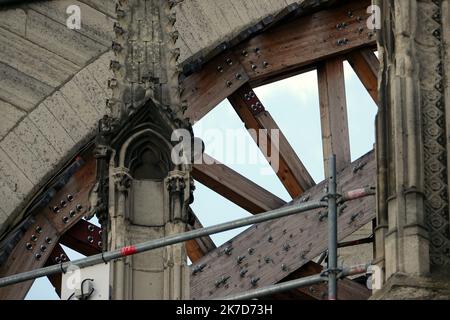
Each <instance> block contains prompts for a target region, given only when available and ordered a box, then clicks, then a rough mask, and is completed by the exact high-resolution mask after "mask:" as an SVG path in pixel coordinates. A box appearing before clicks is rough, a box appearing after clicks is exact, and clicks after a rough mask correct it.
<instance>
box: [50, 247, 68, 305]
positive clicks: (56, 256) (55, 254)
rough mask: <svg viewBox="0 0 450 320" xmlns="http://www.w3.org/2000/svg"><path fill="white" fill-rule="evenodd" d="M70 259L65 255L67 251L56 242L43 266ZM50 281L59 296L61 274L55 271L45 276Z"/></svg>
mask: <svg viewBox="0 0 450 320" xmlns="http://www.w3.org/2000/svg"><path fill="white" fill-rule="evenodd" d="M66 261H70V259H69V257H68V256H67V253H66V252H65V251H64V249H63V248H62V247H61V245H59V244H57V245H56V246H55V247H54V248H53V251H52V253H51V254H50V256H49V257H48V259H47V262H46V263H45V265H44V267H48V266H52V265H55V264H58V263H61V262H66ZM47 278H48V280H49V281H50V283H51V284H52V286H53V288H55V292H56V294H57V295H58V297H61V289H62V288H61V281H62V274H61V273H57V274H53V275H51V276H48V277H47Z"/></svg>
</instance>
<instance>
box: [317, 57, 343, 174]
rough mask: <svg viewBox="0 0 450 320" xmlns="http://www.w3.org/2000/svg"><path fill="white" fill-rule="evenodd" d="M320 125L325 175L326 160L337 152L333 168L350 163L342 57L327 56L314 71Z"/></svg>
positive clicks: (326, 169)
mask: <svg viewBox="0 0 450 320" xmlns="http://www.w3.org/2000/svg"><path fill="white" fill-rule="evenodd" d="M317 78H318V83H319V100H320V121H321V125H322V146H323V159H324V170H325V176H327V175H328V171H329V170H328V168H329V165H328V161H329V159H330V157H331V156H332V155H333V154H335V155H336V169H337V171H338V172H340V171H341V170H343V169H344V168H345V167H347V166H348V164H349V163H350V162H351V154H350V137H349V132H348V119H347V99H346V96H345V77H344V64H343V60H342V58H341V57H337V58H333V59H329V60H327V61H325V62H324V63H323V64H322V65H320V66H319V68H318V70H317Z"/></svg>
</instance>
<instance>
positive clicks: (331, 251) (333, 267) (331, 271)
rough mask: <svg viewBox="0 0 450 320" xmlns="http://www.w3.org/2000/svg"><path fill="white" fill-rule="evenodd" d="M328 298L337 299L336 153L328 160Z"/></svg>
mask: <svg viewBox="0 0 450 320" xmlns="http://www.w3.org/2000/svg"><path fill="white" fill-rule="evenodd" d="M328 179H329V180H328V300H336V299H337V274H336V273H337V241H338V239H337V205H336V192H337V190H336V189H337V186H336V155H334V154H333V155H332V156H331V158H330V161H329V178H328Z"/></svg>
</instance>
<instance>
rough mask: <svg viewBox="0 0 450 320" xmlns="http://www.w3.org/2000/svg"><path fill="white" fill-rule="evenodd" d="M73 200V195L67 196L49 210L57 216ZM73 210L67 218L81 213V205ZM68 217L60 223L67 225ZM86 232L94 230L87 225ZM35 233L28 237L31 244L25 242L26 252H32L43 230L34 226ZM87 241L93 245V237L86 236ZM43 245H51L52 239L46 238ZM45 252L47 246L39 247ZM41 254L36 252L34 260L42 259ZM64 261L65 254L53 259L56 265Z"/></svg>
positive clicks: (99, 244)
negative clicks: (34, 243) (58, 204)
mask: <svg viewBox="0 0 450 320" xmlns="http://www.w3.org/2000/svg"><path fill="white" fill-rule="evenodd" d="M73 200H74V197H73V195H71V194H69V195H67V201H66V200H61V202H60V206H54V207H53V208H51V210H52V211H53V212H54V213H55V214H58V213H60V212H61V209H63V208H65V207H67V204H68V202H72V201H73ZM75 209H76V210H70V212H69V217H70V218H73V217H74V216H75V215H76V213H77V212H81V211H82V210H83V206H82V205H81V204H77V205H76V206H75ZM69 217H67V216H64V217H63V218H62V221H63V222H64V223H67V222H68V221H69ZM88 230H89V231H90V232H93V231H94V230H95V228H94V226H93V225H89V226H88ZM35 231H36V234H37V235H36V234H32V235H31V237H30V240H31V242H27V243H26V244H25V247H26V248H27V250H33V244H32V242H37V241H38V238H39V236H38V235H39V234H41V233H42V231H43V230H42V227H41V226H36V228H35ZM101 232H102V231H101V230H100V231H99V235H101ZM87 240H88V241H89V242H90V243H93V242H94V237H93V236H88V238H87ZM45 243H46V244H47V245H49V244H51V243H52V238H51V237H46V238H45ZM98 246H99V247H101V246H102V242H101V241H99V242H98ZM46 250H47V246H46V245H45V244H42V245H41V246H40V251H41V252H45V251H46ZM41 252H38V253H36V254H35V255H34V256H35V258H36V260H40V259H41V257H42V254H41ZM65 261H67V257H66V255H65V254H61V255H60V256H58V257H56V258H55V262H56V263H60V262H65Z"/></svg>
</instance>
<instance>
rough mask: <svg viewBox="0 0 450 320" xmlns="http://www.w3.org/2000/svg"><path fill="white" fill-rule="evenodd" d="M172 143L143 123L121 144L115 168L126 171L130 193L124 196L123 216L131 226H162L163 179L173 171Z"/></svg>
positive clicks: (164, 198) (164, 218)
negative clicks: (125, 200)
mask: <svg viewBox="0 0 450 320" xmlns="http://www.w3.org/2000/svg"><path fill="white" fill-rule="evenodd" d="M171 148H172V145H171V144H170V142H169V141H167V140H166V139H165V138H164V137H163V136H162V135H161V134H159V133H158V132H156V131H155V130H154V129H152V128H149V127H148V126H144V127H143V128H141V129H140V130H139V131H138V132H136V133H134V134H132V135H131V136H130V137H129V138H128V139H127V140H126V141H125V142H124V144H123V146H122V148H121V150H120V156H119V168H126V170H127V172H128V174H129V178H130V181H129V187H130V189H131V192H130V193H128V195H129V196H128V197H127V209H126V211H128V214H127V216H128V217H129V219H130V222H131V223H132V224H135V225H146V226H162V225H164V222H165V220H166V219H167V218H168V216H167V214H164V215H161V214H154V213H156V212H165V213H168V210H167V209H168V203H169V199H167V192H166V182H165V179H166V178H167V177H168V176H169V172H171V171H173V170H174V167H175V166H174V165H173V163H172V161H171Z"/></svg>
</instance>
